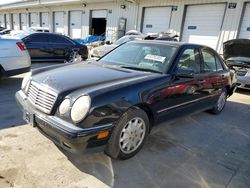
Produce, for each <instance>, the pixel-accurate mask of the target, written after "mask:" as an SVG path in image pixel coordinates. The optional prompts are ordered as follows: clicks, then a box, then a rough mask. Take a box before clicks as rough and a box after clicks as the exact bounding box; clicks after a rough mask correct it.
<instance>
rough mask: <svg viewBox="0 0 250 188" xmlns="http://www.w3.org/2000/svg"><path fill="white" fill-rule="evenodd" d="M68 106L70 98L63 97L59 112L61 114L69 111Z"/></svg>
mask: <svg viewBox="0 0 250 188" xmlns="http://www.w3.org/2000/svg"><path fill="white" fill-rule="evenodd" d="M69 108H70V100H69V99H65V100H64V101H63V102H62V103H61V105H60V106H59V113H60V114H61V115H63V114H65V113H66V112H68V111H69Z"/></svg>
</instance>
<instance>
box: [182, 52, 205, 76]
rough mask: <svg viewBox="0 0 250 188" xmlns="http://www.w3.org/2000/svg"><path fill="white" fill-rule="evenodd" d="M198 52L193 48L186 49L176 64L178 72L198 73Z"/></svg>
mask: <svg viewBox="0 0 250 188" xmlns="http://www.w3.org/2000/svg"><path fill="white" fill-rule="evenodd" d="M200 67H201V66H200V60H199V51H198V49H195V48H189V49H186V50H185V51H184V52H183V53H182V55H181V57H180V60H179V62H178V65H177V68H178V70H192V71H194V73H200Z"/></svg>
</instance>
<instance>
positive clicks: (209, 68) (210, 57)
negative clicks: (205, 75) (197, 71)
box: [201, 49, 216, 72]
mask: <svg viewBox="0 0 250 188" xmlns="http://www.w3.org/2000/svg"><path fill="white" fill-rule="evenodd" d="M201 53H202V57H203V61H204V72H215V71H216V60H215V56H214V54H213V53H211V52H209V51H207V50H204V49H202V50H201Z"/></svg>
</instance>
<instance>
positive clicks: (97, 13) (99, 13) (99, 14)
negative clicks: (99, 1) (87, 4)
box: [91, 10, 108, 18]
mask: <svg viewBox="0 0 250 188" xmlns="http://www.w3.org/2000/svg"><path fill="white" fill-rule="evenodd" d="M107 14H108V13H107V10H92V15H91V17H92V18H107Z"/></svg>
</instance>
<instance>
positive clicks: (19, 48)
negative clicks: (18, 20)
mask: <svg viewBox="0 0 250 188" xmlns="http://www.w3.org/2000/svg"><path fill="white" fill-rule="evenodd" d="M30 65H31V61H30V56H29V53H28V51H27V49H26V47H25V45H24V43H23V42H22V41H21V40H20V39H15V38H8V37H5V38H3V37H0V78H1V77H3V76H7V77H8V76H13V75H17V74H21V73H24V72H28V71H29V70H30Z"/></svg>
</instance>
